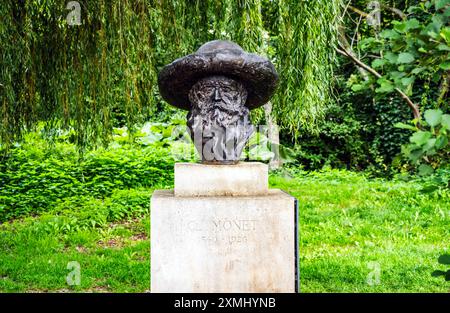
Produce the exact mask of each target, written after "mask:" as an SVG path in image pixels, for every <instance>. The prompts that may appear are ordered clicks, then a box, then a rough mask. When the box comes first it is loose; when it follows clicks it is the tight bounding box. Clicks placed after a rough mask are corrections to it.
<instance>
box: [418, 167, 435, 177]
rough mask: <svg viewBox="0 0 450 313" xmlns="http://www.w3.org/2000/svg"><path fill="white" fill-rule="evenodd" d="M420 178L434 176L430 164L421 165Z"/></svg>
mask: <svg viewBox="0 0 450 313" xmlns="http://www.w3.org/2000/svg"><path fill="white" fill-rule="evenodd" d="M418 170H419V175H420V176H428V175H431V174H433V172H434V170H433V168H432V167H431V166H429V165H428V164H421V165H420V166H419V168H418Z"/></svg>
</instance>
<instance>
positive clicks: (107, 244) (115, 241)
mask: <svg viewBox="0 0 450 313" xmlns="http://www.w3.org/2000/svg"><path fill="white" fill-rule="evenodd" d="M97 244H98V245H99V246H100V247H103V248H121V247H123V241H122V239H121V238H111V239H109V240H100V241H98V242H97Z"/></svg>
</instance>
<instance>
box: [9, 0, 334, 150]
mask: <svg viewBox="0 0 450 313" xmlns="http://www.w3.org/2000/svg"><path fill="white" fill-rule="evenodd" d="M340 4H341V0H333V1H326V0H320V1H319V0H317V1H302V2H298V1H292V0H277V1H268V0H239V1H231V0H225V1H215V0H193V1H191V0H189V1H188V0H185V1H155V0H142V1H137V2H136V1H128V0H127V1H119V2H111V1H106V0H100V1H99V0H86V1H83V3H82V5H81V25H78V26H77V25H68V23H67V22H66V16H67V14H69V12H70V11H71V10H69V9H66V5H67V1H62V0H45V1H44V0H26V1H15V0H7V1H4V3H2V6H1V7H0V16H2V23H0V42H2V58H1V59H0V118H1V120H2V123H1V124H0V140H1V142H2V144H3V145H4V146H6V148H8V147H9V146H10V145H11V144H12V143H13V142H15V141H17V140H19V139H20V137H21V134H22V133H23V131H24V130H30V129H31V130H32V129H33V127H34V126H35V125H36V124H37V123H38V122H40V121H45V122H47V123H48V124H47V128H48V130H50V129H52V128H66V129H67V128H70V127H72V128H73V129H74V131H75V136H74V141H75V143H76V144H77V145H78V146H80V147H85V146H87V145H93V146H96V145H98V143H99V139H101V142H102V143H103V144H106V143H107V142H109V141H110V140H111V133H112V131H113V128H114V127H122V126H127V127H128V129H130V130H133V127H134V125H135V124H136V123H142V122H143V121H144V120H147V119H148V117H149V116H152V117H154V118H158V119H160V120H164V121H165V120H166V119H167V118H168V117H170V116H171V115H173V114H174V113H175V112H176V110H175V109H174V108H170V107H169V106H168V105H167V104H165V103H164V102H163V101H162V100H161V98H160V96H159V93H158V87H157V73H158V71H159V70H160V68H161V67H162V66H163V65H165V64H168V63H169V62H171V61H173V60H174V59H176V58H178V57H180V56H181V55H185V54H188V53H192V52H194V51H195V50H196V49H197V48H198V47H199V46H200V45H201V44H203V43H204V42H206V41H209V40H212V39H230V40H233V41H235V42H237V43H238V44H240V45H241V46H242V47H243V48H244V49H247V50H249V51H251V52H256V53H262V54H266V55H267V56H268V57H269V58H271V59H272V60H273V62H274V64H275V65H276V68H277V69H278V70H279V72H280V74H281V86H280V89H279V90H278V92H277V95H276V96H275V98H274V111H275V113H277V115H278V117H279V122H280V124H281V125H282V126H283V127H284V129H286V130H287V131H289V132H291V133H296V134H298V130H299V128H300V127H302V128H304V129H306V130H312V129H314V128H315V125H316V123H317V122H318V121H319V120H320V119H321V116H322V111H323V107H324V106H325V105H326V104H327V101H328V100H329V99H328V98H329V94H328V93H329V88H330V82H331V76H332V75H331V74H332V72H331V68H332V63H333V62H334V61H333V56H334V41H335V28H336V25H337V17H338V16H339V14H338V12H339V8H340ZM330 43H331V44H330ZM261 112H262V111H261V109H260V110H259V112H255V114H254V115H255V116H261Z"/></svg>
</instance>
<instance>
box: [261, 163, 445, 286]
mask: <svg viewBox="0 0 450 313" xmlns="http://www.w3.org/2000/svg"><path fill="white" fill-rule="evenodd" d="M270 183H271V185H272V187H277V188H281V189H284V190H286V191H288V192H289V193H291V194H292V195H294V196H295V197H297V199H298V200H299V223H300V229H299V233H300V240H299V243H300V247H299V248H300V277H301V291H302V292H449V291H450V283H449V282H445V281H444V279H443V278H442V277H438V278H436V277H432V276H431V273H432V272H433V271H434V270H436V269H439V268H442V265H440V264H438V262H437V259H438V257H439V255H441V254H443V253H444V252H445V251H448V248H449V247H450V220H449V210H450V198H449V196H448V194H444V196H443V197H442V196H441V197H440V198H439V197H438V196H436V195H425V194H421V193H420V192H419V189H420V186H418V185H415V184H413V183H403V182H389V181H382V180H367V179H365V178H364V177H363V176H360V175H357V174H353V173H349V172H339V171H334V172H325V173H321V174H316V173H312V174H310V175H305V176H304V177H300V178H299V179H289V178H281V177H277V176H275V177H271V179H270ZM376 269H378V271H379V280H378V281H377V280H376V279H374V270H376ZM370 278H372V279H371V284H369V283H368V279H369V280H370Z"/></svg>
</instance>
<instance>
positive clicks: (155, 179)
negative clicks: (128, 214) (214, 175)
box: [0, 133, 174, 222]
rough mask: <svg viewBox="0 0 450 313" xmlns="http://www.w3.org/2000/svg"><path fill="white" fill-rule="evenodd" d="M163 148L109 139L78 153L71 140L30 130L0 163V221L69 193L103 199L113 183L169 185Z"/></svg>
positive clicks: (170, 174) (124, 185)
mask: <svg viewBox="0 0 450 313" xmlns="http://www.w3.org/2000/svg"><path fill="white" fill-rule="evenodd" d="M173 165H174V159H173V158H172V157H171V156H170V155H169V152H168V150H167V149H163V148H161V147H156V146H146V147H139V146H137V145H133V144H122V145H121V144H118V143H114V144H112V145H110V147H108V148H101V149H97V150H94V151H92V152H90V153H87V154H86V155H84V156H83V158H81V157H80V155H79V154H78V153H77V151H76V148H75V146H74V145H73V144H69V143H67V142H62V143H61V142H56V143H54V145H48V144H46V143H45V141H44V140H43V139H42V138H41V137H39V135H37V134H36V133H33V134H29V135H28V136H27V138H26V139H25V141H24V143H23V144H22V145H17V146H16V147H15V148H13V149H11V150H10V151H9V155H8V156H7V157H5V158H4V160H3V162H2V163H1V164H0V222H1V221H5V220H8V219H11V218H17V217H20V216H23V215H30V214H40V213H42V212H45V211H48V210H50V209H52V207H54V206H55V205H57V204H59V203H61V202H62V201H64V199H67V198H71V197H83V196H92V197H96V198H99V199H104V198H105V197H108V196H110V195H111V193H112V191H113V190H114V189H117V188H120V189H129V188H136V187H150V186H156V185H159V186H170V185H171V184H172V181H173Z"/></svg>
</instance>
